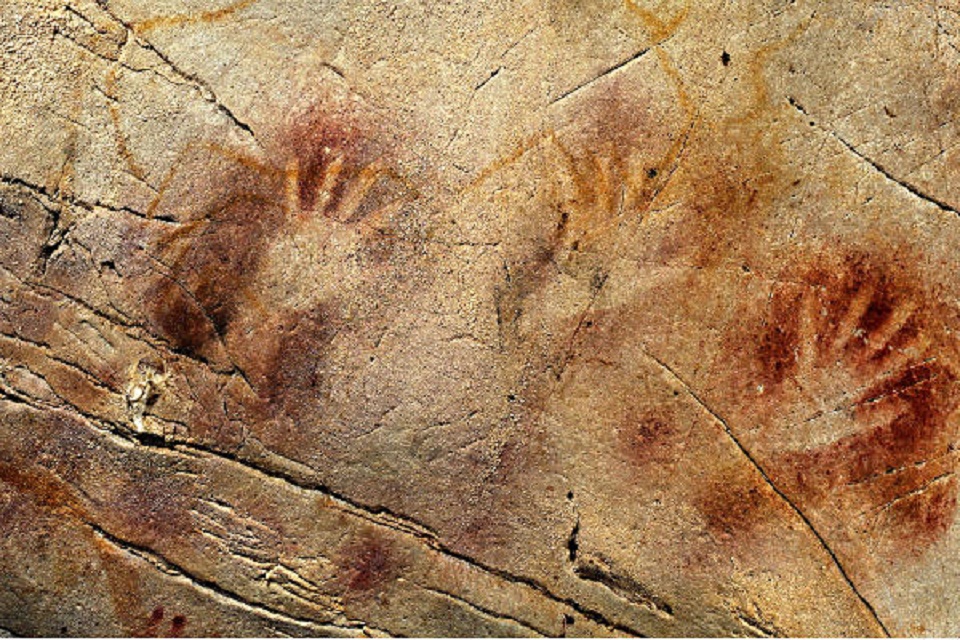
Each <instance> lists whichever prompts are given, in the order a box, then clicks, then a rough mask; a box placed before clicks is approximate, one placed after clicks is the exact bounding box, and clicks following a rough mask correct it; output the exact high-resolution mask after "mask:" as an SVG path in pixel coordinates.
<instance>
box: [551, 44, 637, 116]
mask: <svg viewBox="0 0 960 640" xmlns="http://www.w3.org/2000/svg"><path fill="white" fill-rule="evenodd" d="M649 51H650V47H647V48H646V49H641V50H640V51H637V52H636V53H634V54H632V55H631V56H629V57H627V58H625V59H623V60H621V61H620V62H617V63H616V64H614V65H613V66H612V67H608V68H606V69H604V70H603V71H601V72H600V73H598V74H597V75H595V76H593V77H592V78H589V79H588V80H584V81H583V82H581V83H580V84H578V85H576V86H574V87H573V88H571V89H568V90H566V91H564V92H563V93H561V94H560V95H559V96H558V97H556V98H554V99H553V100H551V101H550V106H553V105H555V104H557V103H558V102H562V101H564V100H566V99H567V98H569V97H570V96H572V95H574V94H575V93H578V92H580V91H582V90H583V89H586V88H587V87H589V86H590V85H592V84H594V83H596V82H598V81H599V80H602V79H603V78H605V77H606V76H609V75H610V74H612V73H616V72H617V71H620V70H621V69H623V68H625V67H627V66H629V65H630V64H632V63H634V62H636V61H637V60H639V59H640V58H642V57H643V56H645V55H646V54H647V53H648V52H649Z"/></svg>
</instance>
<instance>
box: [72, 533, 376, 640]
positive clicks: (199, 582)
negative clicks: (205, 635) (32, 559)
mask: <svg viewBox="0 0 960 640" xmlns="http://www.w3.org/2000/svg"><path fill="white" fill-rule="evenodd" d="M84 524H86V525H87V526H88V527H90V529H91V530H92V531H93V532H94V534H96V535H97V536H98V537H99V538H100V539H102V540H104V541H105V542H108V543H109V544H111V545H112V546H114V547H116V548H117V549H120V550H121V551H124V552H126V553H128V554H130V555H132V556H134V557H136V558H139V559H140V560H143V561H144V562H147V563H148V564H151V565H153V566H154V567H156V568H157V569H158V570H159V571H161V572H163V573H165V574H167V575H170V576H175V577H179V578H182V579H183V580H186V581H187V582H189V583H190V584H191V585H192V586H193V587H195V588H196V589H198V590H199V591H202V592H204V593H206V594H208V595H212V596H213V597H214V598H216V599H218V600H221V601H223V600H226V601H229V602H230V603H231V604H234V605H237V606H240V607H242V608H244V609H247V610H249V611H252V612H253V613H256V614H258V615H260V616H263V617H264V618H268V619H270V620H273V621H277V622H284V623H286V624H293V625H296V626H299V627H304V628H306V629H307V630H308V631H310V632H312V633H313V634H314V635H316V636H320V635H324V631H326V632H327V633H329V631H330V630H331V629H333V630H344V629H349V630H362V629H363V628H364V626H365V625H363V623H353V622H352V621H351V622H348V623H347V625H346V626H341V625H337V624H330V623H321V622H317V621H314V620H310V619H305V618H298V617H294V616H291V615H290V614H288V613H285V612H283V611H279V610H277V609H274V608H273V607H269V606H266V605H263V604H259V603H256V602H250V601H249V600H247V599H246V598H244V597H242V596H241V595H239V594H238V593H236V592H234V591H231V590H229V589H226V588H224V587H223V586H221V585H220V584H218V583H216V582H213V581H210V580H207V579H204V578H201V577H199V576H196V575H194V574H191V573H190V572H188V571H187V570H186V569H184V568H183V567H181V566H179V565H177V564H174V563H173V562H171V561H170V560H169V559H167V558H165V557H164V556H162V555H161V554H159V553H157V552H156V551H155V550H152V549H147V548H145V547H141V546H138V545H135V544H133V543H131V542H128V541H126V540H123V539H121V538H119V537H117V536H115V535H113V534H111V533H109V532H107V531H106V530H104V529H103V528H101V527H100V526H99V525H96V524H93V523H91V522H85V523H84Z"/></svg>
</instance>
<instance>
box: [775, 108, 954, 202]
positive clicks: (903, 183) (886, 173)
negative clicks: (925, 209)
mask: <svg viewBox="0 0 960 640" xmlns="http://www.w3.org/2000/svg"><path fill="white" fill-rule="evenodd" d="M787 102H789V103H790V106H792V107H793V108H794V109H796V110H797V111H798V112H799V113H801V114H803V115H804V116H806V117H807V118H810V122H811V124H814V125H816V127H817V128H819V129H820V130H821V131H823V132H824V133H826V134H827V135H829V136H830V137H831V138H833V139H834V140H836V141H837V142H839V143H840V144H842V145H843V146H844V147H845V148H846V149H847V151H849V152H850V153H852V154H853V155H854V156H856V157H857V158H859V159H860V161H861V162H864V163H866V164H868V165H869V166H870V167H871V168H872V169H873V170H874V171H876V172H877V173H879V174H880V175H882V176H883V177H884V178H886V179H887V180H888V181H890V182H892V183H894V184H895V185H897V186H899V187H900V188H901V189H904V190H906V191H907V192H909V193H910V194H912V195H913V196H915V197H917V198H919V199H920V200H923V201H924V202H926V203H928V204H932V205H933V206H935V207H937V208H938V209H940V210H941V211H943V212H945V213H952V214H954V215H956V216H960V211H958V210H957V209H956V207H953V206H951V205H950V204H948V203H947V202H945V201H944V200H941V199H939V198H937V197H935V196H932V195H930V194H929V193H926V192H924V191H923V190H921V189H920V187H918V186H916V185H915V184H913V183H912V182H908V181H907V180H903V179H901V178H898V177H897V176H895V175H894V174H893V172H892V171H890V170H889V169H887V167H886V166H884V165H883V164H881V163H879V162H877V161H876V160H874V159H873V158H871V157H869V156H867V155H865V154H864V153H862V152H861V151H860V150H858V149H857V148H856V147H855V146H853V145H852V144H850V143H849V142H847V141H846V140H845V139H844V138H843V137H842V136H840V134H838V133H836V132H835V131H831V130H830V129H828V128H826V127H824V126H822V125H821V124H819V123H818V122H817V120H816V118H814V117H813V116H811V115H810V114H809V113H808V112H807V110H806V109H805V108H804V107H803V105H801V104H800V103H799V102H798V101H797V100H796V99H795V98H793V97H789V96H788V97H787Z"/></svg>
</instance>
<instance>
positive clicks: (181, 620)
mask: <svg viewBox="0 0 960 640" xmlns="http://www.w3.org/2000/svg"><path fill="white" fill-rule="evenodd" d="M186 626H187V617H186V616H183V615H176V616H173V620H172V621H171V622H170V637H172V638H179V637H180V636H182V635H183V630H184V628H185V627H186Z"/></svg>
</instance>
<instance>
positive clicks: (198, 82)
mask: <svg viewBox="0 0 960 640" xmlns="http://www.w3.org/2000/svg"><path fill="white" fill-rule="evenodd" d="M98 5H99V6H100V8H101V9H103V10H104V12H105V13H107V15H109V16H110V17H111V18H113V19H114V20H115V21H116V22H117V23H118V24H120V25H123V27H124V29H126V30H127V34H128V35H129V37H132V38H133V39H134V40H135V41H136V42H137V44H139V45H140V46H142V47H143V48H145V49H147V50H149V51H151V52H152V53H154V54H155V55H156V56H157V57H158V58H160V59H161V60H162V61H163V63H164V64H166V65H167V67H168V68H169V69H171V70H172V71H173V72H174V73H176V74H177V75H178V76H180V77H181V78H183V79H184V80H186V81H188V82H190V83H191V84H192V85H193V86H194V87H195V88H196V89H197V91H198V92H199V93H200V95H201V96H202V97H203V99H204V100H206V101H207V102H209V103H210V104H212V105H213V106H214V107H216V109H217V111H219V112H220V113H221V114H223V115H224V116H225V117H226V118H227V119H228V120H230V122H232V123H233V124H234V125H235V126H236V127H237V128H239V129H240V130H242V131H244V132H245V133H247V134H248V135H249V136H250V137H251V138H253V140H254V141H255V142H257V143H258V144H259V140H257V136H256V134H255V133H254V132H253V129H251V128H250V125H248V124H247V123H246V122H244V121H243V120H241V119H240V118H238V117H237V116H236V114H234V113H233V111H232V110H231V109H230V108H229V107H228V106H227V105H225V104H224V103H223V102H222V101H221V100H220V98H218V97H217V94H216V92H215V91H214V90H213V88H211V87H210V85H209V83H207V82H205V81H204V80H203V79H202V78H200V77H199V76H197V75H196V74H193V73H190V72H188V71H184V70H183V69H181V68H180V67H178V66H177V65H176V64H175V63H174V62H173V60H172V59H171V58H170V57H169V56H168V55H166V54H165V53H163V52H162V51H160V49H158V48H157V47H156V46H155V45H154V44H153V43H152V42H150V41H149V40H147V39H146V38H145V37H143V35H142V34H140V33H138V32H137V30H136V29H135V28H134V25H132V24H131V23H129V22H127V21H125V20H123V19H122V18H120V16H118V15H117V14H116V13H115V12H114V11H113V10H112V9H110V7H109V6H108V4H107V3H106V2H98Z"/></svg>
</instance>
